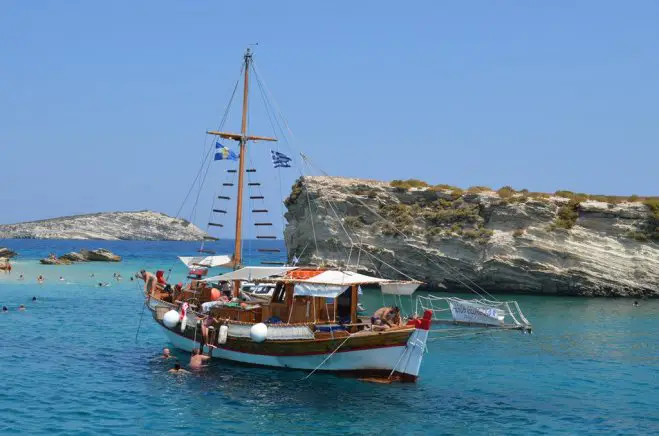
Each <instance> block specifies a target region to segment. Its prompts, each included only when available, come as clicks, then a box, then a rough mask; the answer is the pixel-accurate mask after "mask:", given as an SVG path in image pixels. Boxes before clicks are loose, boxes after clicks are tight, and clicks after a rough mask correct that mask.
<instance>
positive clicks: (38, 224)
mask: <svg viewBox="0 0 659 436" xmlns="http://www.w3.org/2000/svg"><path fill="white" fill-rule="evenodd" d="M204 236H206V233H205V232H203V231H202V230H201V229H199V228H198V227H196V226H195V225H194V224H192V223H190V222H188V221H186V220H184V219H180V218H172V217H170V216H168V215H165V214H163V213H158V212H151V211H140V212H107V213H94V214H87V215H75V216H67V217H61V218H53V219H47V220H41V221H31V222H25V223H20V224H4V225H0V239H3V238H20V239H105V240H116V239H139V240H172V241H195V240H201V239H202V238H203V237H204Z"/></svg>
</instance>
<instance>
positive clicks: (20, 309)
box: [18, 304, 25, 312]
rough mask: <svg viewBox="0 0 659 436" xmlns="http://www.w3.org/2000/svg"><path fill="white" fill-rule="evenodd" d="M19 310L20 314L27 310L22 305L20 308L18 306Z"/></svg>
mask: <svg viewBox="0 0 659 436" xmlns="http://www.w3.org/2000/svg"><path fill="white" fill-rule="evenodd" d="M18 310H19V311H20V312H23V311H24V310H25V304H21V305H20V306H18Z"/></svg>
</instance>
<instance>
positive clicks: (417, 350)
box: [394, 310, 432, 381]
mask: <svg viewBox="0 0 659 436" xmlns="http://www.w3.org/2000/svg"><path fill="white" fill-rule="evenodd" d="M431 322H432V310H426V311H425V312H424V313H423V317H422V318H419V319H413V320H410V321H409V322H408V323H407V324H408V325H413V326H414V327H416V329H415V330H414V332H413V333H412V334H411V335H410V338H409V339H408V341H407V346H406V347H405V350H403V354H402V355H401V356H400V360H399V363H398V365H397V367H395V368H394V371H395V372H397V373H398V374H399V375H400V377H401V380H402V381H416V379H417V377H418V376H419V370H420V369H421V361H422V360H423V354H424V352H425V351H426V342H428V333H429V332H430V324H431Z"/></svg>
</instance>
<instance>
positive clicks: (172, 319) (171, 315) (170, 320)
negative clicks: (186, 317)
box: [162, 310, 179, 329]
mask: <svg viewBox="0 0 659 436" xmlns="http://www.w3.org/2000/svg"><path fill="white" fill-rule="evenodd" d="M178 319H179V314H178V312H177V311H175V310H170V311H169V312H167V313H165V316H163V318H162V323H163V324H165V326H166V327H167V328H170V329H173V328H174V327H176V324H178Z"/></svg>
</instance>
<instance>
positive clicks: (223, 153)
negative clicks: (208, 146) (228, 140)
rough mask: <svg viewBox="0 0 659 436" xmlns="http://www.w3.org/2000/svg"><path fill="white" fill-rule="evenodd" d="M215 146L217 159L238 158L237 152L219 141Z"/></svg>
mask: <svg viewBox="0 0 659 436" xmlns="http://www.w3.org/2000/svg"><path fill="white" fill-rule="evenodd" d="M215 148H216V152H215V160H238V155H237V154H236V153H234V152H233V151H232V150H229V148H228V147H225V146H224V145H222V144H220V143H219V142H216V143H215Z"/></svg>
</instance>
